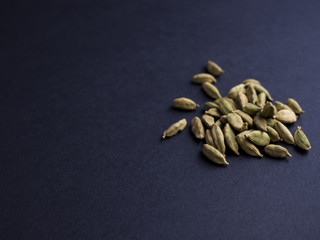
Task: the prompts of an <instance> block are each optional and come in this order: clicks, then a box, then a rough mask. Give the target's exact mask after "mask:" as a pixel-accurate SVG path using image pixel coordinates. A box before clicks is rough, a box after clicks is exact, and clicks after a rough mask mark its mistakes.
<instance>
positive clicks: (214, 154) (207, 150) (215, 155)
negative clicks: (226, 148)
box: [202, 144, 229, 165]
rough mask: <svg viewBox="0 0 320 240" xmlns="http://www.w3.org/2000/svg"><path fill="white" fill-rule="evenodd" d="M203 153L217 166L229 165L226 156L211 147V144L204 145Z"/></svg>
mask: <svg viewBox="0 0 320 240" xmlns="http://www.w3.org/2000/svg"><path fill="white" fill-rule="evenodd" d="M202 153H203V154H204V155H205V156H206V157H207V158H209V159H210V160H211V161H213V162H215V163H217V164H223V165H229V163H228V162H227V161H226V158H225V157H224V155H223V154H222V153H221V152H219V150H217V149H216V148H215V147H213V146H210V145H209V144H203V147H202Z"/></svg>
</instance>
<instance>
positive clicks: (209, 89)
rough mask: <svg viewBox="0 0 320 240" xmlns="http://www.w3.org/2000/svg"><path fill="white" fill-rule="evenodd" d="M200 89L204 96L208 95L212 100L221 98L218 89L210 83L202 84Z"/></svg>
mask: <svg viewBox="0 0 320 240" xmlns="http://www.w3.org/2000/svg"><path fill="white" fill-rule="evenodd" d="M202 88H203V90H204V91H205V92H206V94H208V95H209V96H210V97H212V98H213V99H216V98H221V95H220V92H219V90H218V88H216V87H215V86H214V85H212V84H211V83H208V82H205V83H203V84H202Z"/></svg>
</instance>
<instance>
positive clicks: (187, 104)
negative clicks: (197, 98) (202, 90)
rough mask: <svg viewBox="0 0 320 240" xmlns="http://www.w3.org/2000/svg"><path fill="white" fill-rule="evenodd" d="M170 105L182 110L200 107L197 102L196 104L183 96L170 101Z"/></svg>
mask: <svg viewBox="0 0 320 240" xmlns="http://www.w3.org/2000/svg"><path fill="white" fill-rule="evenodd" d="M172 106H173V107H175V108H178V109H182V110H194V109H196V108H198V107H200V105H199V104H196V103H195V102H194V101H192V100H191V99H189V98H185V97H182V98H176V99H174V100H173V101H172Z"/></svg>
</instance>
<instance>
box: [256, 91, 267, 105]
mask: <svg viewBox="0 0 320 240" xmlns="http://www.w3.org/2000/svg"><path fill="white" fill-rule="evenodd" d="M266 101H267V95H266V94H265V93H264V92H261V93H259V94H258V100H257V105H258V106H259V107H263V106H264V105H265V104H266Z"/></svg>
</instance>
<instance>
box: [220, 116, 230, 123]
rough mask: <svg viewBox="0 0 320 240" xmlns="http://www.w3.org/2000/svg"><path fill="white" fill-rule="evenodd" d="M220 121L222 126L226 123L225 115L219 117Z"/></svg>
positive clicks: (226, 117)
mask: <svg viewBox="0 0 320 240" xmlns="http://www.w3.org/2000/svg"><path fill="white" fill-rule="evenodd" d="M220 121H221V122H222V123H223V124H226V123H227V122H228V116H227V115H222V116H221V117H220Z"/></svg>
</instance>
